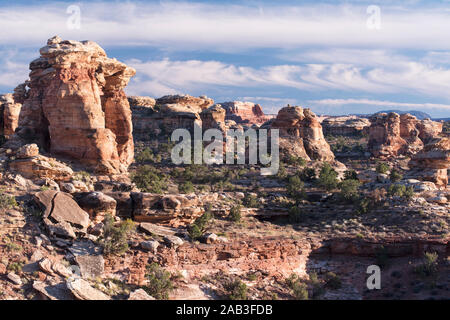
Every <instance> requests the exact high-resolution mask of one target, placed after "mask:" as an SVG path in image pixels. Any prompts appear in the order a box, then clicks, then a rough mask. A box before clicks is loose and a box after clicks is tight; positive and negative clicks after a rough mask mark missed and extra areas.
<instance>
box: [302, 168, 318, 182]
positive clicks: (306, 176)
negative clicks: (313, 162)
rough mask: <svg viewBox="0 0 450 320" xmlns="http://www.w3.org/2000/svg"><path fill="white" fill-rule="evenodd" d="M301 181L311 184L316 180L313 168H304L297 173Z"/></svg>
mask: <svg viewBox="0 0 450 320" xmlns="http://www.w3.org/2000/svg"><path fill="white" fill-rule="evenodd" d="M299 177H300V179H301V180H302V181H305V182H312V181H314V180H315V179H316V171H315V170H314V169H313V168H305V169H303V170H302V171H301V172H300V173H299Z"/></svg>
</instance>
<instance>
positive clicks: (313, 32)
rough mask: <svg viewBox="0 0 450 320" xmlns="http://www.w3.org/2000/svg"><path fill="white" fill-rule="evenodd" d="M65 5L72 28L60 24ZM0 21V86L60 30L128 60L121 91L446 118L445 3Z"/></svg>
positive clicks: (449, 61)
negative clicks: (129, 71) (130, 70)
mask: <svg viewBox="0 0 450 320" xmlns="http://www.w3.org/2000/svg"><path fill="white" fill-rule="evenodd" d="M73 5H75V6H78V7H79V9H80V20H79V21H80V28H79V29H78V28H75V29H70V28H69V27H68V25H67V22H68V20H69V19H70V17H71V15H72V14H71V13H68V12H67V9H68V7H69V6H73ZM369 6H371V7H370V8H369ZM373 6H377V7H375V9H374V7H373ZM377 8H379V13H380V15H379V16H378V15H377V14H376V13H377V11H373V10H377ZM378 17H379V18H378ZM70 21H73V20H70ZM376 27H379V28H376ZM0 29H1V30H2V33H1V34H0V92H11V91H12V90H13V88H14V87H15V86H16V85H17V84H19V83H21V82H23V81H24V80H25V79H27V77H28V64H29V62H30V61H31V60H32V59H34V58H36V57H37V56H38V51H39V48H41V47H42V46H44V45H45V43H46V40H47V39H48V38H50V37H52V36H54V35H59V36H60V37H62V38H64V39H73V40H86V39H89V40H93V41H96V42H97V43H99V44H100V45H101V46H102V47H104V48H105V50H106V51H107V53H108V55H109V56H110V57H115V58H117V59H118V60H121V61H124V62H126V63H128V64H129V65H131V66H133V67H134V68H136V69H137V75H136V77H134V78H133V79H132V81H131V82H130V84H129V86H128V87H127V93H128V94H135V95H149V96H153V97H160V96H162V95H165V94H174V93H188V94H191V95H207V96H210V97H212V98H214V99H215V100H216V102H223V101H230V100H245V101H253V102H258V103H261V105H262V106H263V108H264V110H265V111H266V112H267V113H276V112H277V110H278V109H279V108H281V107H283V106H285V105H286V104H287V103H290V104H294V105H301V106H305V107H311V108H312V109H313V110H314V111H315V112H316V113H318V114H334V115H337V114H346V113H372V112H375V111H379V110H383V109H384V110H385V109H400V110H412V109H415V110H421V111H424V112H427V113H429V114H431V115H432V116H433V117H450V1H448V0H447V1H414V0H412V1H395V0H390V1H389V0H387V1H294V0H291V1H257V0H250V1H237V0H233V1H226V2H224V1H199V0H198V1H195V2H194V1H78V2H77V1H34V0H31V1H30V0H28V1H22V0H19V1H14V2H12V1H0Z"/></svg>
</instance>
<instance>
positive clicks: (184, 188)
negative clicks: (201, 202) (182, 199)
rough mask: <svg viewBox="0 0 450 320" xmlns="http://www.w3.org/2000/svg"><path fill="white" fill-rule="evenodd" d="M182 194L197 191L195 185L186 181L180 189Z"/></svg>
mask: <svg viewBox="0 0 450 320" xmlns="http://www.w3.org/2000/svg"><path fill="white" fill-rule="evenodd" d="M178 190H179V191H180V192H181V193H192V192H194V191H195V188H194V185H193V184H192V182H190V181H186V182H184V183H183V184H181V185H180V186H179V187H178Z"/></svg>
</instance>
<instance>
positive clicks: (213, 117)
mask: <svg viewBox="0 0 450 320" xmlns="http://www.w3.org/2000/svg"><path fill="white" fill-rule="evenodd" d="M200 118H201V120H202V129H203V130H208V129H219V130H222V131H225V110H224V109H223V108H222V106H221V105H220V104H216V105H213V106H211V107H209V108H208V109H205V110H203V111H202V113H200Z"/></svg>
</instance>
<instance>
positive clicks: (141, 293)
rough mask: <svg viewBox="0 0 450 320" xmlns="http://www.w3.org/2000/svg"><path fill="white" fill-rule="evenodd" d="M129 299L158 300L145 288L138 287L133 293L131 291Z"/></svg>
mask: <svg viewBox="0 0 450 320" xmlns="http://www.w3.org/2000/svg"><path fill="white" fill-rule="evenodd" d="M128 300H140V301H143V300H156V299H155V298H153V297H152V296H151V295H149V294H148V293H147V292H145V290H144V289H137V290H134V291H133V292H132V293H130V296H129V297H128Z"/></svg>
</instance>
